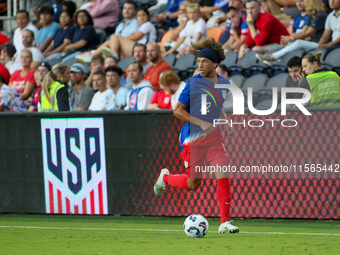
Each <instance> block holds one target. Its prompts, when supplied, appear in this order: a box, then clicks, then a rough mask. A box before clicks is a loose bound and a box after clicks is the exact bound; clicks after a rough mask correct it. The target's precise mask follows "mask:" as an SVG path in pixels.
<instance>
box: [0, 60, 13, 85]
mask: <svg viewBox="0 0 340 255" xmlns="http://www.w3.org/2000/svg"><path fill="white" fill-rule="evenodd" d="M0 75H1V76H2V78H4V83H7V84H8V83H9V79H10V77H11V75H10V73H9V72H8V70H7V68H6V66H5V65H3V64H1V63H0Z"/></svg>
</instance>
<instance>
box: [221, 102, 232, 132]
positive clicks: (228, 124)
mask: <svg viewBox="0 0 340 255" xmlns="http://www.w3.org/2000/svg"><path fill="white" fill-rule="evenodd" d="M221 119H225V120H227V115H226V113H225V111H224V108H223V107H222V110H221ZM225 126H226V129H227V135H230V136H231V135H233V134H234V133H235V128H234V127H232V126H231V125H230V123H229V122H228V123H227V124H225Z"/></svg>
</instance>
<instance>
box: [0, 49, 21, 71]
mask: <svg viewBox="0 0 340 255" xmlns="http://www.w3.org/2000/svg"><path fill="white" fill-rule="evenodd" d="M0 49H1V63H2V64H4V65H5V66H6V68H7V70H9V69H10V67H11V66H12V64H13V63H14V55H15V53H16V52H17V50H16V49H15V47H14V45H13V44H12V43H6V44H5V45H3V46H1V47H0Z"/></svg>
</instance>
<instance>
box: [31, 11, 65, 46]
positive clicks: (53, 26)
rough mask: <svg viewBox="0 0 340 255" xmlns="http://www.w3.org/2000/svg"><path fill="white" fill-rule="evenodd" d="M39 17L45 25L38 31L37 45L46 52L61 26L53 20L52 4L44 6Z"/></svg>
mask: <svg viewBox="0 0 340 255" xmlns="http://www.w3.org/2000/svg"><path fill="white" fill-rule="evenodd" d="M39 17H40V22H41V23H42V24H43V27H42V28H41V29H40V30H39V32H38V37H37V38H36V47H37V48H38V49H39V50H40V51H41V52H44V51H45V50H46V48H47V47H48V46H49V45H50V43H51V42H52V40H53V37H54V35H55V33H56V32H57V30H58V29H59V28H60V26H59V24H58V23H57V22H54V21H53V17H54V10H53V8H52V7H50V6H47V5H45V6H42V7H41V8H40V10H39Z"/></svg>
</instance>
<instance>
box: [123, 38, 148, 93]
mask: <svg viewBox="0 0 340 255" xmlns="http://www.w3.org/2000/svg"><path fill="white" fill-rule="evenodd" d="M132 52H133V57H134V59H135V61H136V62H137V63H139V64H141V66H142V67H143V74H145V72H146V70H147V69H148V67H149V66H150V65H151V64H150V62H148V59H147V57H146V46H145V45H144V44H135V46H133V50H132ZM126 73H127V74H128V70H127V72H126ZM132 86H133V82H132V81H131V80H130V78H129V75H127V77H126V81H125V86H124V88H126V89H127V90H131V89H132Z"/></svg>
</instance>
